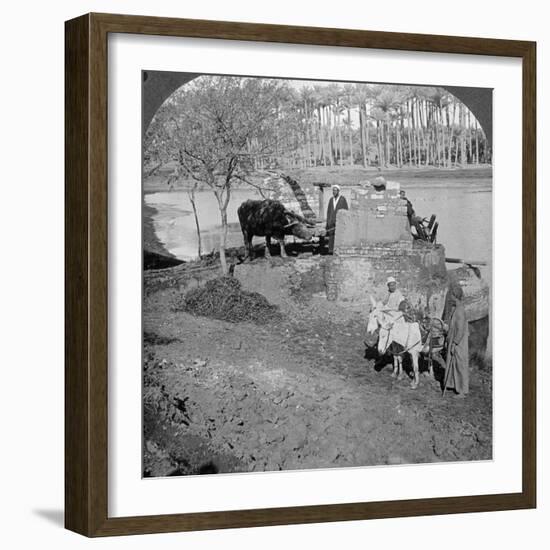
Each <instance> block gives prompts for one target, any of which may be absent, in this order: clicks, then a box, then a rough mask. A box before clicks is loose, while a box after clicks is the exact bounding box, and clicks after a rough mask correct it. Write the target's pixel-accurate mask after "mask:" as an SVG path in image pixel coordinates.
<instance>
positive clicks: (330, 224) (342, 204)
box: [326, 185, 348, 254]
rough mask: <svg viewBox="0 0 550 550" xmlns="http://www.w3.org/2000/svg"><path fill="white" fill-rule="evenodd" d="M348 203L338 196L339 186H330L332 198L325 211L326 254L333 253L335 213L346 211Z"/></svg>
mask: <svg viewBox="0 0 550 550" xmlns="http://www.w3.org/2000/svg"><path fill="white" fill-rule="evenodd" d="M347 209H348V203H347V201H346V198H345V197H344V196H342V195H341V194H340V186H339V185H333V186H332V197H331V198H330V200H329V201H328V209H327V226H326V230H327V236H328V253H329V254H332V253H333V252H334V236H335V234H336V213H337V212H338V210H347Z"/></svg>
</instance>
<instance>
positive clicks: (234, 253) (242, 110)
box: [141, 71, 493, 477]
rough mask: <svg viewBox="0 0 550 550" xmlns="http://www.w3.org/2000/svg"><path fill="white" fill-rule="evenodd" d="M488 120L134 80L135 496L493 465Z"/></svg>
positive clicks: (238, 82) (314, 86)
mask: <svg viewBox="0 0 550 550" xmlns="http://www.w3.org/2000/svg"><path fill="white" fill-rule="evenodd" d="M492 114H493V91H492V89H489V88H467V87H452V86H445V85H442V84H439V83H438V84H433V85H432V84H429V83H428V84H423V83H419V84H418V85H411V84H400V83H376V82H368V81H365V82H339V81H338V82H337V81H322V80H291V79H282V78H265V77H255V76H242V75H217V74H215V75H214V74H190V73H175V72H162V71H143V72H142V136H143V141H142V143H143V147H142V198H143V201H142V228H141V230H142V251H143V311H142V333H143V340H142V358H143V364H142V368H143V378H142V382H143V383H142V402H143V408H142V410H143V418H142V420H143V422H142V428H143V432H142V437H143V456H142V466H143V471H142V475H143V476H144V477H165V476H183V475H199V474H205V475H212V474H229V473H245V472H266V471H269V472H274V471H282V470H285V471H287V470H304V469H318V468H349V467H366V466H381V465H388V466H394V465H407V464H421V463H434V462H462V461H484V460H491V459H492V458H493V436H492V426H493V412H492V411H493V375H492V307H491V296H492V287H493V283H492V281H493V273H492V257H493V168H492V158H493V149H492V131H493V128H492V120H493V119H492Z"/></svg>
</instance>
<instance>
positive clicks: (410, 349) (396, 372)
mask: <svg viewBox="0 0 550 550" xmlns="http://www.w3.org/2000/svg"><path fill="white" fill-rule="evenodd" d="M371 302H372V310H371V312H370V315H369V321H368V324H367V341H366V342H365V343H366V344H367V345H369V347H372V343H374V342H375V336H376V335H378V353H379V354H380V355H384V354H385V353H387V352H389V353H390V354H391V355H393V371H392V376H393V377H394V378H395V377H397V379H398V380H400V379H401V377H402V376H403V355H404V354H405V353H409V355H410V356H411V360H412V364H413V380H412V382H411V388H413V389H416V388H417V387H418V383H419V374H418V356H419V354H420V352H421V351H422V348H423V343H422V336H421V333H420V325H419V324H418V323H408V322H407V321H406V320H405V319H404V317H403V312H401V311H390V310H387V309H384V308H383V306H382V304H379V303H378V304H377V303H376V302H375V301H374V299H373V298H372V296H371ZM392 344H398V346H399V348H400V349H401V351H398V350H396V349H395V347H397V346H394V345H392ZM430 370H431V367H430Z"/></svg>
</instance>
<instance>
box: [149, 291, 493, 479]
mask: <svg viewBox="0 0 550 550" xmlns="http://www.w3.org/2000/svg"><path fill="white" fill-rule="evenodd" d="M173 300H174V295H173V294H171V293H170V292H169V291H163V292H158V293H156V294H155V295H154V296H153V297H149V298H148V299H147V300H146V302H145V304H144V331H145V334H146V338H145V357H146V360H145V365H144V367H145V371H144V403H145V407H144V419H145V425H144V440H145V451H144V474H145V475H149V476H163V475H179V474H195V473H212V472H240V471H254V470H256V471H266V470H280V469H284V470H288V469H302V468H308V469H309V468H321V467H344V466H367V465H377V464H402V463H421V462H437V461H458V460H486V459H490V458H491V456H492V425H491V418H492V413H491V394H492V387H491V373H490V369H489V368H488V367H487V368H486V369H485V370H479V369H478V368H477V367H476V368H475V369H472V374H471V393H470V395H469V397H468V398H467V399H464V400H457V399H455V398H453V397H452V396H451V395H448V396H446V397H444V398H442V397H441V392H440V390H439V384H438V383H437V382H436V381H435V380H433V379H430V378H429V377H423V378H422V381H421V386H420V387H419V388H418V389H417V390H411V389H410V386H409V380H408V379H407V378H404V379H403V380H401V381H395V380H394V379H393V378H391V376H390V371H391V369H390V366H389V365H387V366H386V367H384V366H383V365H380V364H378V365H376V366H375V364H374V361H373V360H367V359H366V358H365V356H364V354H365V351H364V346H363V343H362V342H363V338H362V336H363V331H364V321H363V319H362V318H361V315H360V314H359V313H358V314H356V315H352V316H351V317H350V316H349V315H348V316H347V317H345V316H342V315H339V312H338V310H337V309H334V310H329V309H327V311H326V315H324V316H321V318H320V319H319V317H317V316H316V317H315V319H316V320H314V317H313V316H311V315H309V313H308V312H305V311H304V312H297V314H296V315H294V316H292V318H288V317H287V318H285V319H283V320H282V321H279V322H277V323H274V324H268V325H263V326H258V325H254V324H249V323H241V324H233V323H227V322H223V321H217V320H212V319H207V318H201V317H193V316H191V315H189V314H187V313H175V312H173V311H171V304H172V302H173Z"/></svg>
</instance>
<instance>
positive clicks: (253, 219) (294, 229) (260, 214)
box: [237, 199, 314, 259]
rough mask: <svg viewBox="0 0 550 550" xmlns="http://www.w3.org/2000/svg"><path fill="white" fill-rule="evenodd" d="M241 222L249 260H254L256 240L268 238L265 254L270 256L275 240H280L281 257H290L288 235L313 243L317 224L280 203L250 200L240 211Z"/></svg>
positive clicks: (244, 203)
mask: <svg viewBox="0 0 550 550" xmlns="http://www.w3.org/2000/svg"><path fill="white" fill-rule="evenodd" d="M237 214H238V216H239V222H240V224H241V230H242V232H243V237H244V247H245V259H247V258H250V259H252V258H253V256H254V249H253V248H252V237H253V236H254V235H257V236H258V237H265V245H266V246H265V255H266V257H268V258H269V257H270V256H271V254H270V252H269V247H270V245H271V237H273V238H274V239H276V240H277V241H279V244H280V246H281V256H282V257H283V258H286V251H285V235H295V236H296V237H299V238H300V239H304V240H307V241H309V240H311V238H312V237H313V232H312V231H311V229H310V228H311V227H313V225H314V224H313V223H311V222H309V221H308V220H306V219H305V218H303V217H302V216H299V215H298V214H295V213H294V212H290V211H289V210H287V209H286V208H285V207H284V206H283V204H282V203H281V202H279V201H276V200H271V199H265V200H247V201H245V202H243V203H242V204H241V205H240V206H239V208H238V210H237Z"/></svg>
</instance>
